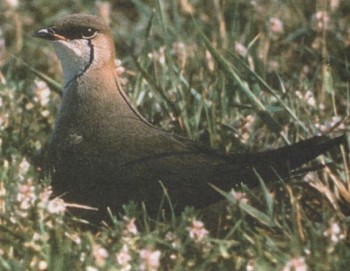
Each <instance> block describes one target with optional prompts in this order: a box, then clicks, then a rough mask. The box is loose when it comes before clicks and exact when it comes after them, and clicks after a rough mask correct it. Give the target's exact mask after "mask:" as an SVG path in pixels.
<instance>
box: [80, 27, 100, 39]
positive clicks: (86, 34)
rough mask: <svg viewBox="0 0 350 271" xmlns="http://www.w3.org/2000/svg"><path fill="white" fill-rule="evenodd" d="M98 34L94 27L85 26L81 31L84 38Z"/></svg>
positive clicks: (90, 37)
mask: <svg viewBox="0 0 350 271" xmlns="http://www.w3.org/2000/svg"><path fill="white" fill-rule="evenodd" d="M96 34H97V31H96V30H95V29H93V28H84V29H82V31H81V37H82V38H83V39H92V38H93V37H95V36H96Z"/></svg>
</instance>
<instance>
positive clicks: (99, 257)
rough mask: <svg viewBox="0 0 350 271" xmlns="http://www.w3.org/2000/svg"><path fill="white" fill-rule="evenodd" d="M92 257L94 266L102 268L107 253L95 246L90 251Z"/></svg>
mask: <svg viewBox="0 0 350 271" xmlns="http://www.w3.org/2000/svg"><path fill="white" fill-rule="evenodd" d="M92 255H93V256H94V258H95V261H96V265H97V266H103V265H104V264H105V260H106V258H107V257H108V251H107V250H106V249H105V248H103V247H101V246H100V245H95V246H94V248H93V250H92Z"/></svg>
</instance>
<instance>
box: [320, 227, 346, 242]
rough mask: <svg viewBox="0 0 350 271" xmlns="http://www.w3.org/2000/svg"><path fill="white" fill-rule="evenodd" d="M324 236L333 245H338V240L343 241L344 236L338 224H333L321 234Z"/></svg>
mask: <svg viewBox="0 0 350 271" xmlns="http://www.w3.org/2000/svg"><path fill="white" fill-rule="evenodd" d="M323 235H324V236H326V237H329V239H330V240H331V241H332V242H333V243H335V244H336V243H338V242H339V241H340V240H343V239H345V234H344V233H343V232H342V230H341V228H340V226H339V224H338V223H336V222H334V223H332V224H331V226H330V227H329V228H328V229H327V230H326V231H325V232H324V233H323Z"/></svg>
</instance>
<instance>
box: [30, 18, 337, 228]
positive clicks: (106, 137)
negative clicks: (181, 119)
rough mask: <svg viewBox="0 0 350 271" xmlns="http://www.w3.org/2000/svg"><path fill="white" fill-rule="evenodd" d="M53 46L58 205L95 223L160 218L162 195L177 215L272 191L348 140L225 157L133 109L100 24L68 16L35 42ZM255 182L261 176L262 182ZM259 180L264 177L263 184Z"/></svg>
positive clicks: (53, 168) (51, 167)
mask: <svg viewBox="0 0 350 271" xmlns="http://www.w3.org/2000/svg"><path fill="white" fill-rule="evenodd" d="M34 37H37V38H41V39H44V40H48V41H51V42H52V43H53V46H54V49H55V51H56V54H57V56H58V58H59V60H60V62H61V65H62V70H63V79H64V91H63V96H62V101H61V104H60V108H59V111H58V113H57V116H56V122H55V126H54V129H53V132H52V135H51V138H50V140H49V143H48V148H47V154H46V168H47V171H48V172H49V175H50V176H51V185H52V188H53V192H54V195H55V196H59V197H62V198H63V199H64V200H65V201H66V202H72V203H77V204H80V205H84V206H90V207H94V208H96V210H97V211H89V210H79V209H78V210H77V211H74V210H73V211H72V212H73V213H74V214H76V215H78V216H80V217H82V218H84V219H86V220H88V221H91V222H92V223H99V222H100V221H101V220H105V219H107V218H106V217H107V216H108V214H107V208H109V210H111V211H112V212H113V213H117V212H119V211H120V210H121V208H122V206H123V204H126V203H127V202H130V201H134V202H137V203H144V204H145V206H146V209H147V211H148V213H149V214H150V215H152V214H153V215H155V214H157V213H158V212H159V208H160V202H161V201H162V199H163V197H164V192H165V190H164V189H166V191H167V192H168V194H169V197H170V199H171V201H172V204H173V206H172V208H173V209H174V210H175V212H176V213H180V212H181V211H182V210H183V209H184V208H185V207H186V206H192V207H194V208H198V209H200V208H204V207H206V206H209V205H210V204H213V203H216V202H218V201H220V200H222V199H223V196H222V195H221V194H220V193H218V192H217V191H215V189H213V186H215V187H218V188H220V189H222V190H223V191H229V190H230V189H239V188H240V187H242V185H244V186H246V187H248V188H254V187H257V186H259V184H260V182H259V178H261V179H263V180H264V181H267V182H270V181H276V180H279V179H281V178H285V179H287V178H289V176H290V174H291V172H293V170H296V169H298V168H300V167H301V166H302V165H303V164H305V163H307V162H309V161H311V160H313V159H315V158H316V157H317V156H319V155H320V154H323V153H325V152H327V151H329V150H330V149H332V148H334V147H335V146H338V145H340V144H343V143H344V136H338V137H335V138H328V137H326V136H314V137H311V138H309V139H306V140H303V141H300V142H298V143H295V144H292V145H288V146H285V147H281V148H279V149H274V150H265V151H261V152H255V153H233V154H225V153H221V152H219V151H217V150H215V149H212V148H211V147H209V146H203V145H202V144H199V143H197V142H194V141H192V140H190V139H188V138H186V137H183V136H178V135H174V134H172V133H169V132H165V131H163V130H161V129H160V128H158V127H155V126H153V125H152V124H151V123H150V122H149V121H147V120H146V119H145V118H144V117H143V116H142V115H141V114H140V113H139V112H138V111H137V110H136V109H135V107H134V106H133V105H132V104H131V102H130V101H129V99H128V97H127V95H126V93H125V92H124V91H123V88H122V86H121V84H120V80H119V78H118V75H117V73H116V69H115V45H114V41H113V37H112V32H111V29H110V27H109V26H108V25H107V24H106V23H105V22H104V21H103V19H101V18H99V17H98V16H95V15H90V14H70V15H66V16H64V17H61V18H59V19H58V20H56V21H55V22H54V23H53V24H52V25H51V26H49V27H45V28H42V29H40V30H38V31H36V32H35V33H34ZM257 173H258V174H257ZM258 175H259V176H258Z"/></svg>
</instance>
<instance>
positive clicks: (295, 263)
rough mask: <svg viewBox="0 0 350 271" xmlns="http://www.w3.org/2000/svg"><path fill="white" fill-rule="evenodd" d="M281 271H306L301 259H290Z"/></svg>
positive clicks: (303, 261) (303, 260)
mask: <svg viewBox="0 0 350 271" xmlns="http://www.w3.org/2000/svg"><path fill="white" fill-rule="evenodd" d="M282 271H307V265H306V263H305V259H304V258H303V257H300V258H293V259H290V260H289V261H288V262H287V263H286V265H285V266H284V268H283V269H282Z"/></svg>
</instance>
